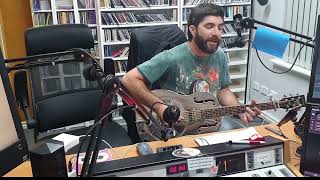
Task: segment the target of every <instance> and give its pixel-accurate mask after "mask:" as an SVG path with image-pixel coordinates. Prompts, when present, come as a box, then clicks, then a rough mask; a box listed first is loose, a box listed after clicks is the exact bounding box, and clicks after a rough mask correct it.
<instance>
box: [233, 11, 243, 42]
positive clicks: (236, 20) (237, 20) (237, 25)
mask: <svg viewBox="0 0 320 180" xmlns="http://www.w3.org/2000/svg"><path fill="white" fill-rule="evenodd" d="M241 22H242V15H241V14H236V15H234V16H233V24H234V28H235V29H236V31H237V34H238V36H239V37H241V29H242V28H243V27H242V24H241Z"/></svg>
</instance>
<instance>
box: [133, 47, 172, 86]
mask: <svg viewBox="0 0 320 180" xmlns="http://www.w3.org/2000/svg"><path fill="white" fill-rule="evenodd" d="M168 54H169V52H168V51H163V52H161V53H159V54H157V55H155V56H154V57H152V58H151V59H150V60H148V61H146V62H144V63H142V64H140V65H139V66H137V68H138V70H139V71H140V73H141V74H142V75H143V76H144V77H145V79H146V80H148V82H149V84H150V85H152V84H153V83H155V82H156V81H157V80H159V79H160V78H161V77H162V76H163V75H164V74H165V72H166V71H167V70H168V69H169V67H170V63H169V61H170V60H169V57H170V56H169V55H168Z"/></svg>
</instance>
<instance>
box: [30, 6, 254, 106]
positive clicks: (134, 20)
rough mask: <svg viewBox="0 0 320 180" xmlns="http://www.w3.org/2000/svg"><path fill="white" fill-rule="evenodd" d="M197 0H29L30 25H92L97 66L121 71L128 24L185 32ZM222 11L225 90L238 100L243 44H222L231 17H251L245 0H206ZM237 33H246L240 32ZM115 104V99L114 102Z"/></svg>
mask: <svg viewBox="0 0 320 180" xmlns="http://www.w3.org/2000/svg"><path fill="white" fill-rule="evenodd" d="M200 1H202V0H152V1H149V2H151V4H146V2H145V1H144V0H30V2H31V7H32V17H33V23H34V26H43V25H50V24H63V23H85V24H88V25H89V27H91V28H92V32H93V36H94V39H95V53H96V56H97V58H98V59H99V60H100V64H101V66H102V67H103V65H104V61H110V60H112V61H113V65H114V67H115V70H116V76H120V77H121V76H122V75H124V74H125V72H126V63H127V60H128V50H129V49H128V47H129V44H130V31H131V30H132V29H134V28H139V27H144V26H155V25H169V24H176V25H177V26H179V27H180V28H181V29H182V30H183V31H185V32H186V24H187V17H188V16H189V14H190V11H191V8H192V7H195V6H196V5H197V4H198V3H199V2H200ZM208 2H211V3H216V4H218V5H220V6H223V7H224V9H225V11H226V16H225V24H226V26H225V29H224V35H223V42H222V43H221V45H222V48H223V49H224V51H225V54H226V56H227V58H228V60H229V68H230V73H231V74H230V75H231V80H232V83H233V84H232V86H231V90H232V91H233V92H234V93H236V95H237V97H239V100H240V101H244V94H245V84H246V83H245V81H246V72H247V69H246V67H247V50H248V48H247V47H244V48H230V49H228V48H227V47H226V46H225V42H228V41H232V39H233V38H236V36H237V33H236V32H235V31H234V27H233V24H232V22H233V15H235V14H237V13H241V14H243V17H250V16H251V14H250V13H251V9H250V8H251V0H215V1H213V0H208ZM242 36H244V37H245V36H249V33H248V32H242ZM119 102H121V101H119Z"/></svg>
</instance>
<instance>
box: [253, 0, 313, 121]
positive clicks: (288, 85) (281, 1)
mask: <svg viewBox="0 0 320 180" xmlns="http://www.w3.org/2000/svg"><path fill="white" fill-rule="evenodd" d="M253 1H255V0H253ZM254 6H255V7H254V11H255V12H254V18H255V19H257V20H260V21H263V22H265V23H268V24H272V25H275V26H278V27H283V26H284V24H285V23H286V22H285V21H284V19H285V12H286V10H287V9H286V7H287V6H286V1H285V0H269V4H268V5H267V6H265V7H261V6H260V5H259V4H258V3H257V2H255V5H254ZM259 54H260V56H261V59H262V61H263V62H264V64H266V65H267V66H268V67H269V68H270V69H272V70H274V71H278V72H279V71H280V72H281V71H285V70H286V69H285V68H283V67H282V66H279V65H277V64H275V63H273V62H272V60H274V62H283V60H281V59H275V58H274V57H272V56H270V55H266V54H264V53H262V52H260V51H259ZM251 56H252V59H251V60H250V62H249V64H250V68H249V69H250V70H249V77H250V78H249V79H248V82H249V84H248V88H247V93H248V96H247V97H248V98H247V100H250V99H255V100H257V101H258V102H267V101H269V97H267V96H266V95H264V94H263V93H262V92H263V91H264V90H266V91H265V94H267V95H269V94H270V93H271V92H275V93H277V95H275V96H274V98H275V99H276V100H280V99H281V98H283V95H288V96H290V94H291V95H296V94H300V95H305V96H306V95H307V92H308V88H309V79H310V77H309V75H308V74H310V72H308V71H306V73H301V72H297V71H290V72H289V73H286V74H281V75H279V74H275V73H272V72H270V71H268V70H267V69H266V68H264V67H263V66H262V65H261V63H260V62H259V60H258V58H257V55H256V52H255V50H254V49H251ZM257 85H258V86H257ZM261 86H264V87H266V89H263V88H261ZM271 90H272V91H271ZM303 111H304V109H302V111H300V112H299V116H298V118H300V116H301V114H302V113H303ZM264 112H265V113H266V115H267V116H269V117H270V118H272V119H274V120H275V121H279V120H280V119H281V117H282V116H283V115H284V113H285V110H282V109H277V111H276V112H275V111H274V110H268V111H264Z"/></svg>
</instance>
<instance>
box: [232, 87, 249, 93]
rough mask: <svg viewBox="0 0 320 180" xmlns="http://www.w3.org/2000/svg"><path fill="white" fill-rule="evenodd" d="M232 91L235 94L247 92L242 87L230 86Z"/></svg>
mask: <svg viewBox="0 0 320 180" xmlns="http://www.w3.org/2000/svg"><path fill="white" fill-rule="evenodd" d="M229 88H230V90H231V91H232V92H234V93H239V92H245V91H246V88H245V87H242V86H230V87H229Z"/></svg>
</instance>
